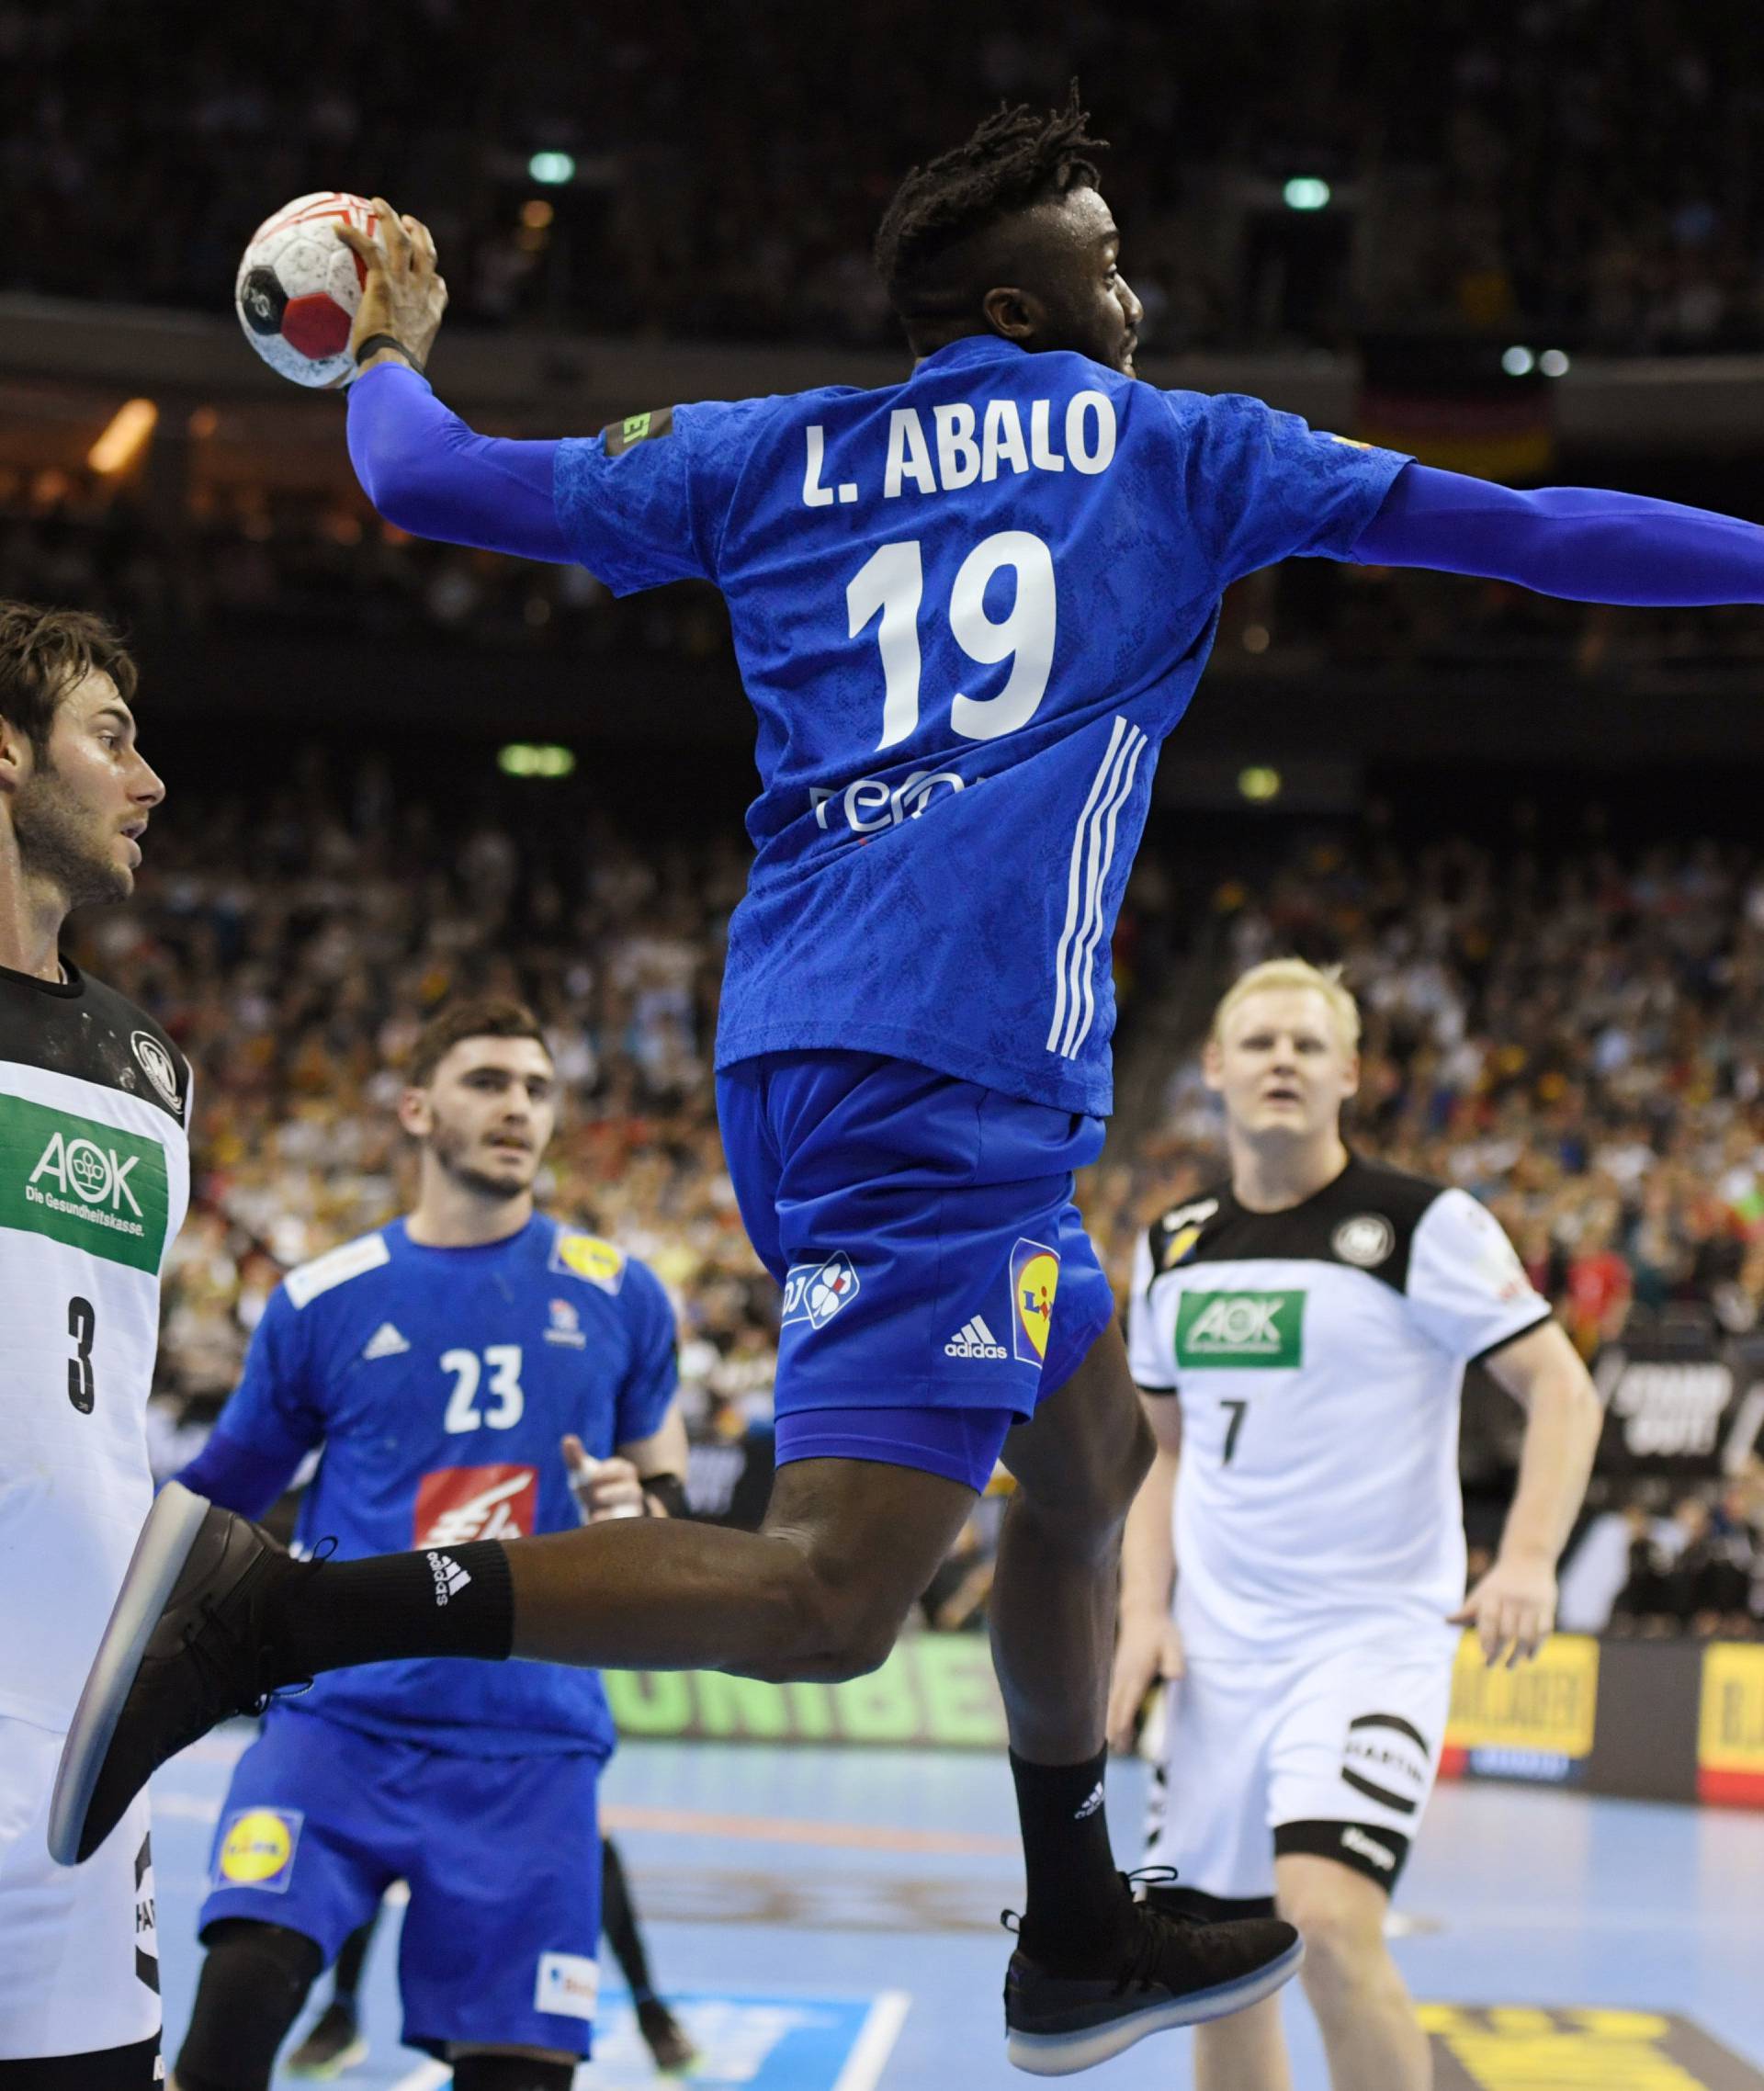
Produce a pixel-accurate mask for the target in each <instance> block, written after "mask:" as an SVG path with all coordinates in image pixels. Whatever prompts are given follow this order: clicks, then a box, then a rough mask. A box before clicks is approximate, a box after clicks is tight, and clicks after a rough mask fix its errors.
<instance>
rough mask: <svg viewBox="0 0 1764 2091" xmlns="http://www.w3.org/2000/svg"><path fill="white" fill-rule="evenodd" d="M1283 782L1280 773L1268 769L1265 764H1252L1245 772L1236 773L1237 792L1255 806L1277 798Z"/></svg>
mask: <svg viewBox="0 0 1764 2091" xmlns="http://www.w3.org/2000/svg"><path fill="white" fill-rule="evenodd" d="M1282 783H1283V778H1282V776H1281V774H1280V772H1279V771H1278V770H1272V769H1270V768H1268V767H1267V765H1266V764H1265V763H1251V764H1250V767H1249V768H1248V769H1247V770H1239V771H1238V791H1239V792H1241V793H1242V795H1243V797H1245V798H1247V799H1250V800H1251V801H1252V802H1254V803H1255V804H1257V805H1265V804H1266V803H1267V802H1268V800H1269V799H1271V798H1278V797H1280V787H1281V785H1282Z"/></svg>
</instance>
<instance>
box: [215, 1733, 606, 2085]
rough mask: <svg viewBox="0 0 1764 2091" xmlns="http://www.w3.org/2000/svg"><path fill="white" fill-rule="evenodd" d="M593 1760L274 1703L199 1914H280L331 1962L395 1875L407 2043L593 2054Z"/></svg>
mask: <svg viewBox="0 0 1764 2091" xmlns="http://www.w3.org/2000/svg"><path fill="white" fill-rule="evenodd" d="M600 1769H601V1767H600V1760H599V1759H598V1758H595V1757H594V1756H593V1755H592V1754H587V1753H583V1754H571V1755H569V1756H539V1757H522V1758H473V1757H455V1756H452V1755H449V1754H447V1753H444V1752H442V1751H439V1750H431V1749H424V1748H421V1747H418V1746H414V1745H412V1744H408V1743H402V1742H393V1741H390V1740H388V1739H386V1738H385V1737H382V1736H379V1735H364V1734H363V1733H361V1731H360V1730H358V1729H355V1728H349V1727H345V1725H344V1724H342V1723H341V1722H337V1721H330V1720H327V1719H325V1718H324V1717H323V1716H322V1714H314V1713H305V1712H300V1710H299V1709H298V1708H295V1707H289V1706H274V1707H272V1708H271V1709H270V1711H269V1712H268V1714H267V1715H266V1717H265V1721H264V1726H263V1733H262V1735H260V1736H259V1737H258V1739H257V1741H256V1742H255V1743H254V1744H253V1745H252V1746H251V1748H250V1749H248V1750H247V1751H246V1752H245V1754H244V1755H243V1757H242V1758H240V1759H239V1762H238V1764H237V1765H236V1766H235V1768H234V1769H233V1774H232V1787H231V1789H230V1790H229V1791H228V1794H227V1800H226V1805H225V1807H224V1808H222V1810H221V1812H220V1826H219V1828H218V1829H217V1831H216V1833H215V1840H214V1849H213V1854H212V1857H211V1859H210V1860H209V1889H210V1893H209V1896H208V1899H207V1901H205V1902H204V1904H203V1905H202V1916H201V1925H202V1930H203V1933H204V1935H205V1936H206V1935H207V1932H208V1928H209V1926H210V1925H213V1924H217V1923H219V1922H220V1919H221V1918H222V1917H249V1918H251V1919H253V1920H254V1921H255V1922H258V1923H261V1924H279V1925H282V1926H285V1927H287V1928H288V1930H290V1931H299V1932H301V1933H303V1934H304V1935H305V1936H306V1937H307V1938H311V1939H313V1940H315V1941H316V1942H317V1944H318V1947H319V1950H321V1951H322V1953H323V1955H324V1958H325V1962H326V1964H327V1965H328V1964H329V1963H330V1962H331V1961H333V1960H334V1959H335V1958H336V1954H337V1950H338V1949H339V1947H341V1946H342V1944H343V1942H344V1940H345V1938H348V1936H349V1934H350V1933H351V1932H352V1931H354V1930H356V1928H357V1927H359V1926H361V1925H363V1924H365V1923H366V1922H367V1921H368V1918H369V1917H370V1916H372V1915H373V1914H374V1912H375V1910H377V1909H378V1908H379V1903H380V1898H381V1896H383V1895H384V1894H385V1893H386V1891H387V1889H388V1888H389V1887H390V1886H391V1884H392V1882H394V1881H403V1882H406V1883H408V1886H409V1889H410V1902H409V1905H408V1906H407V1907H406V1909H405V1912H404V1927H403V1932H402V1936H401V1943H400V1946H399V1960H398V1974H399V1986H400V1989H401V1994H402V1996H403V2002H404V2040H405V2043H406V2045H407V2046H410V2047H416V2048H427V2049H430V2050H431V2051H436V2052H439V2051H442V2050H443V2049H444V2048H445V2047H446V2046H447V2043H449V2042H451V2041H456V2040H460V2041H469V2042H478V2041H481V2042H484V2043H487V2044H489V2045H492V2046H507V2047H539V2048H553V2049H556V2050H558V2051H561V2052H567V2053H571V2054H582V2055H585V2054H587V2053H588V2052H589V2051H590V2046H591V2040H590V2036H591V2034H592V2031H593V2028H594V2003H595V1997H596V1994H597V1990H598V1984H599V1971H598V1964H597V1958H596V1956H597V1955H598V1952H599V1950H600V1829H599V1820H598V1815H597V1813H596V1807H595V1786H596V1781H597V1780H598V1778H599V1775H600Z"/></svg>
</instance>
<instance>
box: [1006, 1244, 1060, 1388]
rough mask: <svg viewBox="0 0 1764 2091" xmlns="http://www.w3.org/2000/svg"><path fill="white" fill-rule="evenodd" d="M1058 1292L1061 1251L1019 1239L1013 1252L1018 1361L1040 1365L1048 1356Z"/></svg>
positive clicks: (1013, 1316) (1014, 1346)
mask: <svg viewBox="0 0 1764 2091" xmlns="http://www.w3.org/2000/svg"><path fill="white" fill-rule="evenodd" d="M1058 1290H1059V1251H1058V1250H1057V1249H1049V1248H1048V1247H1047V1246H1046V1243H1045V1242H1039V1241H1029V1240H1027V1239H1025V1238H1020V1239H1019V1240H1018V1242H1017V1245H1016V1247H1015V1248H1014V1249H1012V1251H1011V1336H1012V1350H1013V1351H1015V1353H1016V1357H1017V1362H1019V1363H1020V1364H1024V1365H1039V1364H1041V1363H1042V1362H1044V1361H1045V1360H1046V1356H1047V1338H1048V1334H1049V1332H1050V1331H1051V1329H1052V1328H1053V1326H1054V1294H1056V1293H1057V1292H1058Z"/></svg>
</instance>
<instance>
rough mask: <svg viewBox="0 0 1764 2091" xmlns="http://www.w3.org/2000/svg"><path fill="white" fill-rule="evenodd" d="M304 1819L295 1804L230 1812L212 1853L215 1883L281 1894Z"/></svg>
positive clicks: (283, 1893) (291, 1867) (291, 1869)
mask: <svg viewBox="0 0 1764 2091" xmlns="http://www.w3.org/2000/svg"><path fill="white" fill-rule="evenodd" d="M305 1820H306V1817H305V1816H304V1815H303V1814H301V1813H300V1810H299V1809H298V1808H243V1809H241V1810H240V1812H239V1813H238V1814H235V1815H230V1816H229V1817H228V1818H227V1821H226V1823H225V1825H223V1826H222V1828H221V1831H220V1848H219V1850H218V1851H217V1852H216V1854H215V1862H214V1884H215V1886H216V1887H217V1888H262V1889H263V1890H264V1891H265V1892H266V1893H268V1894H273V1895H285V1894H286V1893H288V1879H289V1876H290V1875H291V1874H292V1873H293V1871H294V1854H295V1851H296V1850H297V1849H298V1848H299V1846H300V1825H301V1824H302V1823H303V1822H304V1821H305Z"/></svg>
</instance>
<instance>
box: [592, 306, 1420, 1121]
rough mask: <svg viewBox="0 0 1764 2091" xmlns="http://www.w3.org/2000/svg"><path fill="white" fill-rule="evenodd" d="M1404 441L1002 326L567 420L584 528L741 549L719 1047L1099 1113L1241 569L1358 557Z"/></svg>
mask: <svg viewBox="0 0 1764 2091" xmlns="http://www.w3.org/2000/svg"><path fill="white" fill-rule="evenodd" d="M1406 462H1407V459H1405V458H1401V457H1399V456H1398V455H1397V454H1396V453H1395V452H1393V451H1387V450H1373V449H1367V448H1365V447H1363V446H1360V445H1357V444H1351V443H1348V442H1346V441H1344V440H1343V439H1341V438H1340V437H1336V436H1330V435H1317V434H1315V433H1313V432H1312V430H1310V429H1309V428H1308V427H1306V424H1304V423H1303V422H1302V421H1299V420H1296V419H1295V418H1294V417H1293V416H1292V415H1290V414H1283V413H1275V412H1274V411H1273V410H1272V409H1271V408H1269V407H1266V406H1264V405H1262V404H1261V401H1257V400H1251V399H1243V398H1237V397H1224V398H1209V397H1205V396H1203V395H1201V394H1199V393H1194V392H1170V391H1162V390H1159V389H1158V388H1156V387H1155V386H1152V385H1148V384H1143V383H1141V382H1139V381H1138V380H1136V379H1131V378H1125V377H1122V376H1121V375H1120V374H1119V373H1118V372H1115V371H1113V370H1109V369H1105V368H1104V367H1102V366H1101V365H1099V364H1095V363H1092V362H1090V361H1089V360H1088V359H1087V358H1085V357H1083V356H1075V355H1070V354H1065V353H1057V354H1038V355H1030V354H1027V353H1025V352H1024V351H1023V349H1021V348H1019V347H1017V346H1016V345H1014V344H1012V343H1010V342H1006V341H1003V340H1001V339H999V338H997V337H995V336H992V335H983V336H976V337H974V338H971V339H967V340H963V341H958V342H956V343H955V344H953V345H951V346H949V347H947V348H944V349H941V350H939V351H938V353H937V354H936V355H934V356H927V357H926V358H925V360H924V361H923V362H922V363H921V364H919V365H918V366H917V367H916V368H915V369H914V371H913V373H912V375H911V377H910V379H908V380H907V381H906V383H905V384H902V385H896V386H890V387H887V388H885V389H883V390H878V391H859V390H852V389H850V388H847V387H837V388H833V389H831V390H826V391H818V392H804V393H799V394H797V395H795V396H792V397H785V398H774V399H763V400H749V401H741V402H738V403H735V404H710V403H707V404H700V405H696V406H679V407H674V408H672V409H663V410H662V411H660V412H657V413H650V414H639V415H636V416H634V417H633V418H632V419H631V420H629V421H627V422H626V423H624V424H622V425H616V426H615V427H614V428H612V429H610V430H608V431H606V432H605V434H604V435H601V436H597V437H594V439H592V440H585V441H570V442H565V443H563V444H561V445H560V446H559V450H558V456H557V464H556V469H555V480H554V489H555V498H556V505H557V512H558V516H559V520H560V525H561V526H562V529H563V531H564V534H565V536H566V537H567V539H568V541H569V543H570V546H571V550H572V551H573V552H574V554H575V556H576V557H577V558H578V559H580V560H581V562H582V565H584V566H586V567H587V568H589V569H590V570H591V571H593V572H594V573H596V574H598V575H599V576H600V577H601V578H602V579H603V580H604V581H605V582H606V583H607V584H608V585H609V586H610V587H612V588H613V589H615V590H616V591H617V592H618V593H626V592H628V591H629V590H632V589H638V588H648V587H652V586H654V585H656V584H657V583H659V582H668V581H676V580H680V579H683V578H686V577H699V578H703V579H706V580H709V581H712V582H716V583H717V585H718V587H719V588H720V589H721V590H722V592H723V594H724V596H725V597H726V599H727V601H728V605H729V618H730V622H731V625H732V627H733V632H734V640H735V650H736V654H737V658H738V660H739V662H740V665H741V675H742V679H743V681H744V683H745V685H746V688H747V693H748V695H749V697H750V698H751V700H752V704H753V706H754V709H755V710H756V711H757V713H758V714H759V737H758V748H757V760H758V764H759V770H760V777H761V783H762V791H761V795H760V797H759V798H758V799H757V800H756V801H755V802H754V804H753V806H752V808H751V809H750V812H749V816H748V827H749V832H750V833H751V835H752V840H753V843H754V846H755V849H756V852H757V855H756V858H755V861H754V865H753V870H752V879H751V882H750V886H749V890H748V893H747V897H746V899H744V900H743V902H742V904H741V908H740V909H739V910H737V913H736V915H735V919H734V921H733V923H732V924H731V926H730V932H729V962H728V968H727V973H726V977H725V982H724V989H723V1002H722V1017H721V1024H720V1029H719V1033H718V1046H717V1057H718V1066H719V1067H728V1066H730V1065H732V1064H733V1063H734V1062H736V1061H738V1060H743V1059H747V1058H750V1057H752V1056H754V1055H756V1054H761V1053H770V1052H775V1051H785V1050H790V1049H794V1048H798V1047H816V1046H844V1047H851V1048H854V1049H857V1050H862V1051H869V1052H875V1053H881V1054H887V1055H891V1056H893V1057H899V1058H903V1059H910V1060H916V1061H920V1062H922V1063H923V1064H924V1065H926V1066H929V1067H932V1068H937V1069H940V1070H941V1071H943V1072H944V1073H947V1074H952V1075H957V1076H960V1077H962V1078H964V1079H967V1080H970V1081H976V1082H980V1083H983V1084H985V1085H986V1086H987V1087H989V1088H991V1089H996V1090H999V1091H1003V1092H1004V1093H1006V1094H1008V1095H1012V1096H1017V1097H1023V1098H1026V1099H1028V1100H1030V1101H1032V1102H1041V1103H1049V1104H1054V1105H1057V1106H1059V1107H1062V1108H1065V1109H1068V1110H1073V1111H1080V1112H1086V1113H1106V1112H1107V1111H1108V1110H1109V1108H1110V1103H1111V1079H1110V1059H1109V1037H1110V1034H1111V1032H1112V1030H1113V1028H1114V992H1113V989H1112V984H1111V975H1110V950H1109V946H1110V940H1111V936H1112V934H1113V932H1114V920H1115V915H1116V912H1117V910H1119V907H1120V904H1121V896H1122V892H1123V890H1124V888H1125V885H1126V880H1127V873H1128V870H1129V868H1130V865H1131V863H1132V859H1133V854H1134V851H1135V849H1136V846H1137V843H1138V840H1139V835H1140V832H1141V831H1142V829H1143V827H1144V825H1145V819H1146V809H1147V807H1148V803H1149V799H1150V795H1151V783H1152V770H1153V767H1154V765H1155V763H1156V761H1157V756H1158V750H1159V744H1160V742H1161V741H1162V740H1163V738H1164V736H1165V735H1166V734H1167V733H1169V732H1170V729H1171V728H1172V727H1173V726H1174V725H1175V724H1176V722H1177V720H1178V719H1179V718H1181V717H1182V712H1183V710H1184V709H1185V707H1186V706H1187V704H1188V701H1189V698H1190V697H1191V695H1193V690H1194V685H1195V684H1196V682H1197V681H1198V680H1199V677H1200V673H1201V670H1202V668H1203V667H1204V665H1205V661H1206V657H1207V653H1208V650H1210V648H1211V646H1212V642H1213V634H1214V630H1215V627H1216V624H1217V620H1218V606H1219V598H1220V595H1221V593H1223V591H1224V590H1225V588H1226V587H1227V585H1228V584H1229V583H1230V582H1232V581H1234V580H1236V579H1238V577H1239V576H1240V575H1243V574H1247V573H1250V572H1252V571H1255V570H1256V569H1257V568H1258V567H1262V566H1267V565H1269V564H1270V563H1271V562H1272V561H1273V560H1276V559H1284V558H1286V557H1288V556H1289V555H1291V554H1294V553H1306V554H1314V555H1318V556H1321V557H1325V558H1330V559H1345V558H1347V557H1349V556H1350V554H1351V550H1352V548H1353V544H1354V541H1355V539H1356V538H1357V537H1359V535H1360V533H1361V531H1362V530H1363V528H1364V526H1365V525H1366V524H1367V523H1368V522H1370V520H1371V519H1372V517H1373V516H1374V514H1375V513H1376V512H1377V510H1378V508H1379V506H1380V504H1381V503H1382V502H1383V500H1384V497H1385V493H1386V492H1387V491H1388V490H1389V487H1390V484H1391V481H1392V480H1394V479H1395V478H1396V476H1397V472H1398V471H1400V470H1401V469H1402V467H1403V465H1404V464H1405V463H1406Z"/></svg>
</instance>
